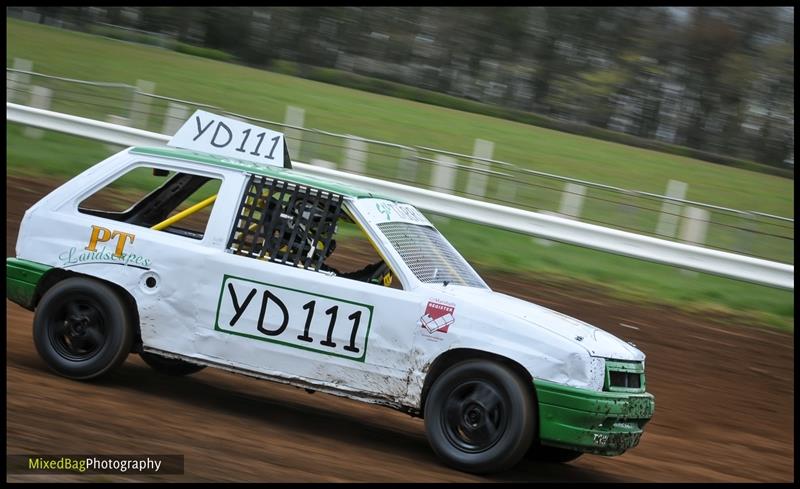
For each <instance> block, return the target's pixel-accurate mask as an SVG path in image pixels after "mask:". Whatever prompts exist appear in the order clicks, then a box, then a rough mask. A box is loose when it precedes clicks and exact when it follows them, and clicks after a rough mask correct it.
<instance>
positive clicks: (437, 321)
mask: <svg viewBox="0 0 800 489" xmlns="http://www.w3.org/2000/svg"><path fill="white" fill-rule="evenodd" d="M455 310H456V308H455V306H454V305H452V304H443V303H441V302H439V301H428V305H427V306H426V307H425V314H423V315H422V317H421V318H420V322H421V323H422V327H423V328H425V329H426V330H427V331H428V333H431V334H432V333H435V332H437V331H438V332H439V333H447V329H448V328H449V327H450V325H452V324H453V323H455V322H456V318H455V317H454V316H453V313H455Z"/></svg>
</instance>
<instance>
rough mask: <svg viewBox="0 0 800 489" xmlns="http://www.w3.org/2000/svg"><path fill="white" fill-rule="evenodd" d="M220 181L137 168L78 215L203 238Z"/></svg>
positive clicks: (92, 197)
mask: <svg viewBox="0 0 800 489" xmlns="http://www.w3.org/2000/svg"><path fill="white" fill-rule="evenodd" d="M221 183H222V181H221V180H220V179H217V178H211V177H208V176H203V175H194V174H191V173H184V172H174V171H167V170H161V169H158V168H155V167H152V166H148V165H143V166H138V167H136V168H134V169H132V170H130V171H128V172H126V173H125V174H124V175H122V176H120V177H119V178H117V179H115V180H114V181H113V182H111V183H109V184H108V185H106V186H105V187H103V188H101V189H100V190H98V191H97V192H95V193H93V194H92V195H90V196H89V197H88V198H86V199H84V200H83V201H82V202H81V203H80V204H79V205H78V212H81V213H83V214H90V215H94V216H99V217H103V218H106V219H113V220H115V221H121V222H127V223H130V224H135V225H138V226H144V227H149V228H153V229H156V230H160V231H164V232H168V233H171V234H178V235H180V236H184V237H187V238H192V239H202V238H203V235H204V234H205V231H206V226H207V224H208V218H209V216H210V215H211V209H212V207H213V203H214V201H215V199H216V195H217V192H218V191H219V187H220V184H221Z"/></svg>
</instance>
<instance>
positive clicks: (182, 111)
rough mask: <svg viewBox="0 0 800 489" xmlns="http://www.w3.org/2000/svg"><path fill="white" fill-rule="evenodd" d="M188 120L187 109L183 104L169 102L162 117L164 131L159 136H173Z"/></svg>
mask: <svg viewBox="0 0 800 489" xmlns="http://www.w3.org/2000/svg"><path fill="white" fill-rule="evenodd" d="M188 118H189V107H187V106H185V105H183V104H176V103H175V102H170V103H169V105H167V113H166V114H165V115H164V130H163V132H162V133H161V134H166V135H167V136H174V135H175V133H176V132H178V129H180V127H181V126H182V125H183V123H184V122H186V119H188Z"/></svg>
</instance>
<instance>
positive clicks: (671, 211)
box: [656, 180, 689, 238]
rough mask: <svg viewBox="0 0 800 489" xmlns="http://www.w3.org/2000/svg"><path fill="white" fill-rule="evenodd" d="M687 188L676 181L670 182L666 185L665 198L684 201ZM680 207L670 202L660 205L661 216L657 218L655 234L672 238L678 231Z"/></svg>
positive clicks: (666, 201) (684, 183)
mask: <svg viewBox="0 0 800 489" xmlns="http://www.w3.org/2000/svg"><path fill="white" fill-rule="evenodd" d="M688 187H689V186H688V185H687V184H686V182H681V181H678V180H670V181H669V183H667V197H672V198H673V199H685V198H686V189H687V188H688ZM680 213H681V205H680V204H678V203H676V202H672V201H670V200H666V199H665V200H664V202H662V204H661V214H659V216H658V224H657V225H656V234H660V235H661V236H666V237H668V238H674V237H675V233H676V232H677V230H678V220H679V219H680Z"/></svg>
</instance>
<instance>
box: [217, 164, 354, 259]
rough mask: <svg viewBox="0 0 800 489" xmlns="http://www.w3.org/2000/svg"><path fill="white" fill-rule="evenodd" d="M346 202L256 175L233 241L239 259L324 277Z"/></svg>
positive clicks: (232, 245)
mask: <svg viewBox="0 0 800 489" xmlns="http://www.w3.org/2000/svg"><path fill="white" fill-rule="evenodd" d="M343 199H344V197H343V196H342V195H340V194H334V193H331V192H328V191H325V190H319V189H316V188H312V187H307V186H305V185H299V184H295V183H292V182H286V181H282V180H276V179H274V178H269V177H265V176H262V175H253V176H252V177H251V178H250V182H249V183H248V185H247V189H246V191H245V192H244V195H243V196H242V202H241V204H240V206H239V216H238V219H237V222H236V226H234V228H233V232H232V233H231V237H230V239H229V240H228V248H229V249H230V250H232V251H233V252H234V253H235V254H237V255H244V256H249V257H252V258H258V259H262V260H270V261H272V262H278V263H283V264H286V265H291V266H299V267H302V268H305V269H312V270H315V271H319V267H320V265H322V262H323V261H324V260H325V258H326V256H327V254H328V253H329V252H330V251H331V250H330V246H331V239H332V238H333V234H334V232H335V231H336V222H337V221H338V220H339V216H340V215H341V213H342V201H343Z"/></svg>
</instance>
